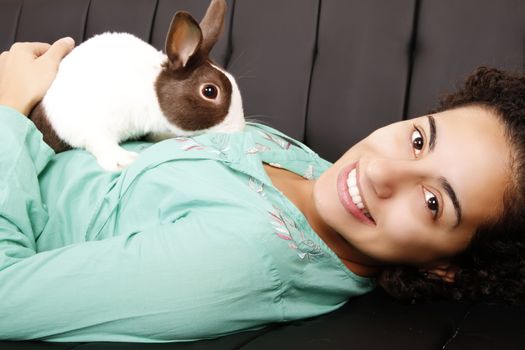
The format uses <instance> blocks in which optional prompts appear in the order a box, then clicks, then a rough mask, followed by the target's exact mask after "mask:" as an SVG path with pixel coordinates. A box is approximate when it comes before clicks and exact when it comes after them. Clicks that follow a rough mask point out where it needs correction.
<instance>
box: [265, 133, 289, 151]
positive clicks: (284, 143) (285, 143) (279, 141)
mask: <svg viewBox="0 0 525 350" xmlns="http://www.w3.org/2000/svg"><path fill="white" fill-rule="evenodd" d="M259 133H260V134H261V135H262V136H263V137H264V138H265V139H267V140H269V141H271V142H273V143H275V144H277V145H278V146H279V147H281V148H282V149H286V150H287V149H289V148H290V146H291V145H292V144H291V143H290V142H288V141H286V140H285V139H283V138H282V137H280V136H277V135H272V134H269V133H267V132H264V131H259Z"/></svg>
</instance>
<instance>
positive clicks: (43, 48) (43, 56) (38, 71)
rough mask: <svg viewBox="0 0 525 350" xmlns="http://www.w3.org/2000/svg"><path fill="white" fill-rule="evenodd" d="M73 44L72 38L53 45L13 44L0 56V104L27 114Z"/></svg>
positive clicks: (39, 97) (43, 92)
mask: <svg viewBox="0 0 525 350" xmlns="http://www.w3.org/2000/svg"><path fill="white" fill-rule="evenodd" d="M74 46H75V42H74V40H73V39H72V38H62V39H60V40H57V41H56V42H55V43H53V45H49V44H45V43H15V44H14V45H13V46H11V49H10V50H9V51H5V52H2V54H1V55H0V104H3V105H7V106H9V107H12V108H14V109H16V110H18V111H19V112H20V113H22V114H24V115H29V113H30V112H31V110H32V109H33V107H34V106H35V104H37V103H38V102H39V101H40V100H41V99H42V98H43V97H44V95H45V93H46V91H47V89H49V86H50V85H51V83H52V82H53V80H54V79H55V76H56V74H57V70H58V65H59V64H60V61H61V60H62V58H64V56H66V55H67V54H68V53H69V52H70V51H71V50H72V49H73V47H74Z"/></svg>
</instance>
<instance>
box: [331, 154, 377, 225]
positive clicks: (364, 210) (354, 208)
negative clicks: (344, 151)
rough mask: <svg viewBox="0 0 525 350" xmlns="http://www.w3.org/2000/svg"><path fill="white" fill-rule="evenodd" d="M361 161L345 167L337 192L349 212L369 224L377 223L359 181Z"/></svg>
mask: <svg viewBox="0 0 525 350" xmlns="http://www.w3.org/2000/svg"><path fill="white" fill-rule="evenodd" d="M358 179H359V163H358V162H355V163H352V164H350V165H349V166H347V167H346V168H343V169H342V170H341V172H340V173H339V176H338V178H337V193H338V195H339V200H340V201H341V204H342V205H343V207H344V208H345V209H346V211H347V212H349V213H350V214H352V215H353V216H354V217H355V218H356V219H358V220H359V221H361V222H362V223H364V224H367V225H375V221H374V219H373V217H372V215H371V214H370V211H369V209H368V206H367V205H366V200H365V197H364V195H363V191H362V187H361V184H360V182H359V180H358Z"/></svg>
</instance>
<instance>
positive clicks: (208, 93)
mask: <svg viewBox="0 0 525 350" xmlns="http://www.w3.org/2000/svg"><path fill="white" fill-rule="evenodd" d="M201 93H202V96H204V97H206V98H208V99H210V100H215V99H216V98H217V95H218V94H219V90H218V88H217V87H216V86H215V85H211V84H208V85H204V86H203V88H202V90H201Z"/></svg>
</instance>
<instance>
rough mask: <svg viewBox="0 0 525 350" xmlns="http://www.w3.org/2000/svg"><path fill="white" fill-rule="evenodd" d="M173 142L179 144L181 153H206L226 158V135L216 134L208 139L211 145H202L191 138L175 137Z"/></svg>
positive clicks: (227, 148)
mask: <svg viewBox="0 0 525 350" xmlns="http://www.w3.org/2000/svg"><path fill="white" fill-rule="evenodd" d="M174 140H175V141H176V142H177V143H179V144H180V148H181V149H182V150H183V151H194V150H199V151H207V152H210V153H213V154H217V155H219V157H220V158H227V156H226V152H227V151H229V149H230V147H229V141H230V138H229V136H228V135H224V134H217V135H213V136H211V137H210V140H211V143H212V145H210V146H208V145H203V144H201V143H198V142H197V141H195V139H193V138H191V137H182V136H179V137H175V138H174Z"/></svg>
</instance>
